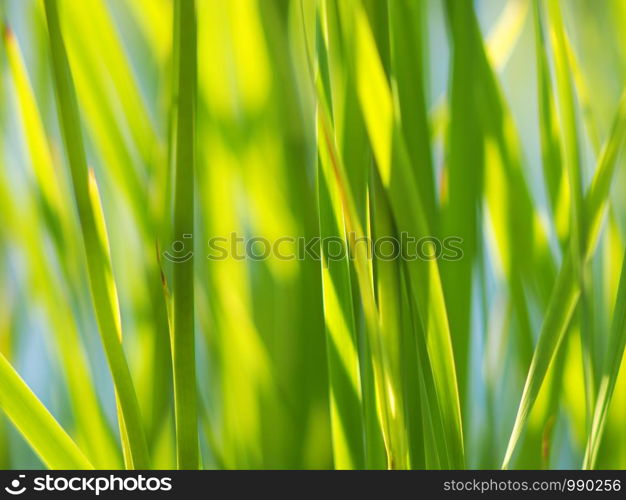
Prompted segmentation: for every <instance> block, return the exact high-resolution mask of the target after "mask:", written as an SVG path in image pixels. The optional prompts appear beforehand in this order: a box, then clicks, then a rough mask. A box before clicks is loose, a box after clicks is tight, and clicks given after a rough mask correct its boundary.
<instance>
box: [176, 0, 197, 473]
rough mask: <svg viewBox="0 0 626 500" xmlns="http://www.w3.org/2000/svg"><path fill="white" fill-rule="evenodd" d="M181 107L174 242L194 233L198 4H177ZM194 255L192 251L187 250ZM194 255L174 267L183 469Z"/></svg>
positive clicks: (189, 451) (190, 385)
mask: <svg viewBox="0 0 626 500" xmlns="http://www.w3.org/2000/svg"><path fill="white" fill-rule="evenodd" d="M176 8H178V9H180V10H179V15H178V16H177V17H178V22H179V23H180V25H179V26H180V28H179V30H180V31H179V33H180V41H179V44H178V50H179V53H178V64H179V68H178V85H177V92H178V108H177V119H176V124H177V125H176V126H177V129H176V160H175V161H176V172H175V188H174V189H175V194H174V224H173V232H174V240H177V241H182V242H184V241H186V238H187V239H188V238H189V235H193V232H194V222H193V219H194V217H193V211H194V163H195V141H196V138H195V120H196V85H197V55H196V50H197V44H196V11H195V9H196V6H195V1H194V0H178V2H177V4H176ZM186 250H187V251H188V252H191V253H193V249H191V248H187V249H186ZM193 262H194V260H193V257H191V258H190V259H187V260H186V261H185V262H178V263H175V264H174V267H173V283H172V301H173V302H172V315H173V318H172V320H173V321H172V323H173V331H172V359H173V370H174V405H175V413H176V443H177V461H178V468H179V469H198V468H199V465H200V464H199V451H198V446H199V445H198V416H197V415H198V412H197V400H196V398H197V395H196V391H197V390H196V361H195V344H194V323H195V322H194V284H193V279H194V278H193V267H194V265H193Z"/></svg>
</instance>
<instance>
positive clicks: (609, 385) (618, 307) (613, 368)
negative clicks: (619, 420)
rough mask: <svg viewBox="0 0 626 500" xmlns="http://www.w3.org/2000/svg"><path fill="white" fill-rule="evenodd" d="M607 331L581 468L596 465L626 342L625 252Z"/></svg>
mask: <svg viewBox="0 0 626 500" xmlns="http://www.w3.org/2000/svg"><path fill="white" fill-rule="evenodd" d="M609 335H610V337H609V343H608V349H607V351H606V360H605V363H604V370H603V373H602V378H601V380H600V385H599V388H598V397H597V400H596V403H595V409H594V414H593V420H592V422H591V430H590V433H589V438H588V441H587V447H586V449H585V456H584V459H583V469H594V468H595V466H596V462H597V459H598V451H599V449H600V443H601V442H602V436H603V433H604V428H605V425H606V420H607V415H608V413H609V407H610V404H611V400H612V397H613V393H614V391H615V386H616V384H617V379H618V376H619V371H620V367H621V365H622V359H623V357H624V347H625V346H626V254H625V255H624V261H623V263H622V273H621V277H620V281H619V287H618V291H617V299H616V303H615V308H614V310H613V322H612V325H611V330H610V333H609Z"/></svg>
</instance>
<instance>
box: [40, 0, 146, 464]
mask: <svg viewBox="0 0 626 500" xmlns="http://www.w3.org/2000/svg"><path fill="white" fill-rule="evenodd" d="M45 8H46V19H47V21H48V33H49V41H50V51H51V56H52V68H53V74H54V80H55V91H56V96H57V103H58V113H59V120H60V128H61V131H62V135H63V139H64V141H65V149H66V153H67V158H68V161H69V166H70V170H71V174H72V181H73V188H74V199H75V202H76V207H77V209H78V215H79V219H80V224H81V232H82V239H83V244H84V248H85V252H86V258H87V270H88V274H89V284H90V289H91V295H92V301H93V306H94V310H95V313H96V318H97V321H98V327H99V330H100V336H101V340H102V343H103V345H104V350H105V353H106V355H107V360H108V362H109V368H110V371H111V375H112V376H113V383H114V386H115V390H116V395H117V398H118V403H119V409H120V427H121V434H122V436H127V438H128V449H127V450H125V458H126V461H127V464H126V465H127V467H128V468H135V469H147V468H148V467H149V459H148V452H147V446H146V440H145V435H144V431H143V428H142V421H141V416H140V411H139V405H138V403H137V397H136V394H135V389H134V386H133V382H132V378H131V375H130V371H129V369H128V364H127V361H126V356H125V354H124V350H123V348H122V330H121V321H120V313H119V304H118V301H117V292H116V288H115V282H114V280H113V276H112V272H111V262H110V255H109V247H108V241H107V235H106V228H105V222H104V215H103V213H102V207H101V206H100V203H99V196H98V190H97V185H96V182H95V177H94V176H93V175H90V174H89V173H88V169H87V160H86V155H85V149H84V145H83V138H82V131H81V125H80V124H81V121H80V114H79V111H78V104H77V101H76V94H75V90H74V84H73V81H72V76H71V72H70V68H69V64H68V60H67V54H66V52H65V45H64V42H63V38H62V34H61V27H60V23H59V16H58V12H57V5H56V2H55V1H53V0H47V1H46V2H45Z"/></svg>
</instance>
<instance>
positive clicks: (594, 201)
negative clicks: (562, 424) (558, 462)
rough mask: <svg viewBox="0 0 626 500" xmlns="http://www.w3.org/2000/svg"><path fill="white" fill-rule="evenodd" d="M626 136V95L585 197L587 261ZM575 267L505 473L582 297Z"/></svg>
mask: <svg viewBox="0 0 626 500" xmlns="http://www.w3.org/2000/svg"><path fill="white" fill-rule="evenodd" d="M625 132H626V92H625V93H624V94H623V95H622V99H621V101H620V105H619V107H618V109H617V112H616V116H615V119H614V122H613V126H612V128H611V132H610V134H609V137H608V138H607V140H606V142H605V144H604V147H603V150H602V153H601V155H600V158H599V159H598V164H597V166H596V171H595V175H594V178H593V181H592V183H591V187H590V188H589V191H588V192H587V195H586V197H585V220H586V221H587V232H586V233H585V236H586V238H585V241H584V242H583V244H584V252H583V255H584V258H585V260H588V259H589V258H590V257H591V255H593V252H594V250H595V247H596V244H597V242H598V238H599V234H600V227H601V223H602V219H603V217H604V214H605V212H606V211H605V207H606V202H607V197H608V194H609V188H610V185H611V180H612V179H613V175H614V173H615V167H616V159H617V154H618V152H619V150H620V146H621V144H622V142H623V139H624V133H625ZM573 265H574V264H573V263H572V256H571V254H569V253H568V254H567V255H566V257H565V260H564V262H563V264H562V265H561V269H560V271H559V276H558V279H557V282H556V284H555V286H554V289H553V291H552V296H551V299H550V304H549V306H548V309H547V311H546V313H545V316H544V319H543V323H542V326H541V332H540V334H539V340H538V342H537V345H536V347H535V352H534V354H533V359H532V362H531V365H530V369H529V371H528V375H527V377H526V383H525V385H524V391H523V393H522V398H521V400H520V404H519V408H518V411H517V416H516V418H515V423H514V425H513V430H512V432H511V436H510V439H509V444H508V447H507V451H506V454H505V457H504V461H503V464H502V468H504V469H506V468H508V466H509V464H510V462H511V459H512V457H513V452H514V451H515V448H516V446H517V443H518V441H519V439H520V436H521V433H522V430H523V428H524V426H525V425H526V421H527V419H528V415H529V413H530V410H531V409H532V407H533V405H534V403H535V400H536V398H537V395H538V394H539V390H540V389H541V385H542V383H543V380H544V378H545V375H546V372H547V370H548V367H549V366H550V362H551V361H552V359H553V357H554V355H555V353H556V351H557V349H558V347H559V345H560V344H561V342H562V340H563V336H564V335H565V332H566V331H567V327H568V325H569V323H570V320H571V318H572V314H573V313H574V310H575V308H576V305H577V302H578V298H579V296H580V287H579V282H577V281H576V279H575V278H574V275H573V273H574V269H573Z"/></svg>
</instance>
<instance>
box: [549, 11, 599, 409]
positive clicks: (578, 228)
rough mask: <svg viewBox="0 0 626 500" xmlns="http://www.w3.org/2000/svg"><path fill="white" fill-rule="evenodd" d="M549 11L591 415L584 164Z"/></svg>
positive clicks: (561, 37) (564, 50)
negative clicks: (579, 292)
mask: <svg viewBox="0 0 626 500" xmlns="http://www.w3.org/2000/svg"><path fill="white" fill-rule="evenodd" d="M548 10H549V13H550V28H551V30H550V31H551V35H552V37H551V38H552V48H553V53H554V61H555V68H556V82H557V89H558V92H557V95H558V101H559V116H560V125H561V127H560V128H561V131H562V136H563V141H562V143H561V146H562V154H563V162H564V163H565V165H566V168H567V174H568V179H569V186H570V198H571V211H570V217H571V221H570V231H569V245H570V252H571V254H572V263H573V271H574V275H575V276H576V279H578V280H579V281H580V288H581V306H580V308H579V317H580V334H581V340H582V343H583V370H584V373H585V398H586V401H587V414H588V415H589V416H590V414H591V411H592V408H591V405H592V402H593V400H594V399H595V395H594V394H595V377H594V366H593V359H594V355H593V338H592V331H591V325H590V322H591V318H590V314H591V311H590V307H589V298H588V297H587V293H586V289H587V288H589V283H587V281H588V277H587V275H588V273H587V272H586V270H585V266H584V255H583V253H584V247H583V244H582V242H583V241H584V238H585V219H584V212H583V210H584V207H583V179H582V165H581V158H580V151H579V148H580V146H579V142H580V141H579V134H578V125H577V124H578V120H577V113H576V103H575V96H574V85H573V82H572V71H571V68H570V66H569V58H568V45H567V40H566V34H565V26H564V25H563V19H562V16H561V10H560V6H559V4H558V2H557V1H556V0H550V1H548Z"/></svg>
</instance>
